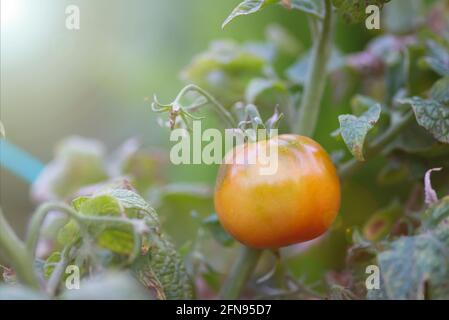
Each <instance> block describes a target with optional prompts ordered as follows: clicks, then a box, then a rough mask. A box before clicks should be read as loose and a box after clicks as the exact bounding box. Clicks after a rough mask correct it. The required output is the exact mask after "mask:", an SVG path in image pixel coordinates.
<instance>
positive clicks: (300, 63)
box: [285, 49, 345, 85]
mask: <svg viewBox="0 0 449 320" xmlns="http://www.w3.org/2000/svg"><path fill="white" fill-rule="evenodd" d="M310 61H311V51H310V50H309V51H307V52H306V53H305V54H304V55H302V56H301V57H299V59H298V60H297V61H296V62H295V63H294V64H293V65H292V66H290V67H289V68H288V69H287V70H286V72H285V74H286V76H287V78H288V79H289V80H290V81H292V82H294V83H297V84H300V85H304V83H305V82H306V81H307V75H308V72H309V68H310ZM344 65H345V59H344V57H343V55H342V54H341V53H340V51H338V50H337V49H333V50H332V52H331V57H330V60H329V63H328V65H327V72H328V73H332V72H334V71H337V70H338V69H340V68H342V67H343V66H344Z"/></svg>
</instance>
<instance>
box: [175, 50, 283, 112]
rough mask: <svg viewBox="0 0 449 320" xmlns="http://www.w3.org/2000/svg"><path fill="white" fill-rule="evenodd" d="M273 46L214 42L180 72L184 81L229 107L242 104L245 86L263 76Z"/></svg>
mask: <svg viewBox="0 0 449 320" xmlns="http://www.w3.org/2000/svg"><path fill="white" fill-rule="evenodd" d="M270 48H272V49H274V50H275V48H274V46H271V47H268V48H267V46H262V47H261V46H256V45H254V44H252V45H249V44H247V45H239V44H237V43H235V42H233V41H214V42H212V43H211V44H210V46H209V48H208V49H207V51H205V52H203V53H201V54H199V55H197V56H196V57H195V58H194V59H193V61H192V62H191V63H190V64H189V65H188V66H187V67H186V68H184V70H183V71H182V73H181V77H182V79H183V80H184V81H186V82H190V83H195V84H197V85H199V86H200V87H202V88H204V89H205V90H207V91H208V92H210V93H211V94H212V95H213V96H215V97H216V98H217V99H218V100H219V101H221V102H222V103H223V104H224V105H225V106H231V105H233V104H234V103H236V102H238V101H241V100H242V97H243V95H244V93H245V90H246V87H247V85H248V83H249V82H250V81H251V80H252V79H254V78H260V77H264V70H265V69H266V66H267V65H268V63H269V62H270V59H271V58H272V55H273V53H272V52H271V51H273V50H271V49H270Z"/></svg>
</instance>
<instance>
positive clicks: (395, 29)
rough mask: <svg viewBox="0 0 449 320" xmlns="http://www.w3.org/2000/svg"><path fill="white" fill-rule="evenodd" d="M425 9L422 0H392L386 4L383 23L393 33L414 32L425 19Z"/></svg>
mask: <svg viewBox="0 0 449 320" xmlns="http://www.w3.org/2000/svg"><path fill="white" fill-rule="evenodd" d="M423 9H424V6H423V3H422V0H407V1H403V0H402V1H391V3H389V4H388V5H386V6H385V9H384V12H383V17H382V18H383V24H384V25H385V27H386V28H387V30H388V31H390V32H391V33H397V34H405V33H410V32H413V31H415V29H416V27H418V26H419V25H420V24H421V23H422V22H424V21H423V20H425V19H424V17H425V13H424V12H423Z"/></svg>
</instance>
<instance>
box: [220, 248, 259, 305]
mask: <svg viewBox="0 0 449 320" xmlns="http://www.w3.org/2000/svg"><path fill="white" fill-rule="evenodd" d="M262 251H263V250H259V249H253V248H250V247H247V246H243V247H242V248H241V250H240V253H239V255H238V257H237V260H236V262H235V264H234V265H233V266H232V268H231V271H230V272H229V275H228V279H227V281H226V282H225V284H224V286H223V288H222V290H221V292H220V298H221V299H225V300H233V299H238V298H239V296H240V293H241V292H242V289H243V288H244V286H245V284H246V282H247V280H248V278H249V277H250V275H251V274H252V273H253V271H254V269H255V267H256V265H257V261H259V258H260V255H261V254H262Z"/></svg>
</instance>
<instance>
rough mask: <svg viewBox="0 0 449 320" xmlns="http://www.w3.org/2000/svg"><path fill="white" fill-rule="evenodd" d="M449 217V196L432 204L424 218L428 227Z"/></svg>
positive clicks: (424, 223)
mask: <svg viewBox="0 0 449 320" xmlns="http://www.w3.org/2000/svg"><path fill="white" fill-rule="evenodd" d="M448 217H449V196H446V197H444V198H442V199H441V200H440V201H439V202H437V203H435V204H434V205H432V206H430V207H429V208H428V209H427V210H426V212H425V213H424V216H423V218H422V220H423V225H424V226H425V227H426V228H432V227H435V226H436V225H438V224H439V223H441V222H442V221H443V220H444V219H446V218H448Z"/></svg>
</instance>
